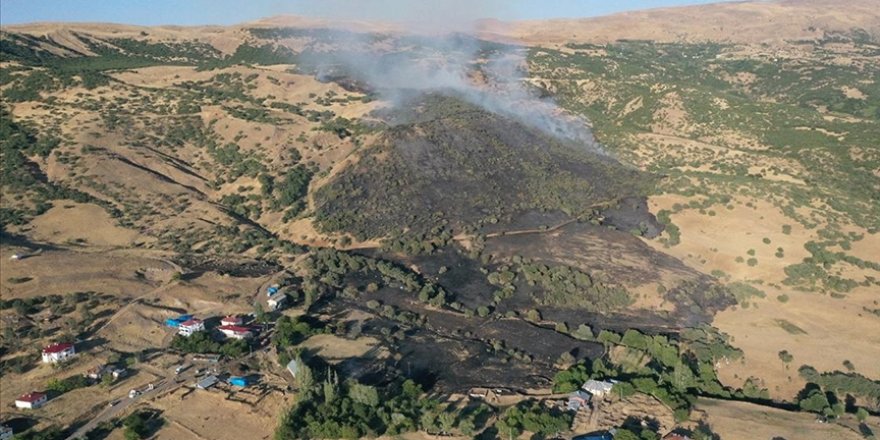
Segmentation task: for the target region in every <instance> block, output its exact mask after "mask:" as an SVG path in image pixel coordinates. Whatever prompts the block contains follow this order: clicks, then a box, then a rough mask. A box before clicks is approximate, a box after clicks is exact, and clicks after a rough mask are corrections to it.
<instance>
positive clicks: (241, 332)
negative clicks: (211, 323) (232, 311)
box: [217, 325, 254, 339]
mask: <svg viewBox="0 0 880 440" xmlns="http://www.w3.org/2000/svg"><path fill="white" fill-rule="evenodd" d="M217 330H220V331H221V332H222V333H223V334H224V335H226V337H227V338H234V339H247V338H250V337H252V336H253V335H254V333H253V331H252V330H251V329H250V327H242V326H240V325H221V326H220V327H217Z"/></svg>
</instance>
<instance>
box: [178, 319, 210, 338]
mask: <svg viewBox="0 0 880 440" xmlns="http://www.w3.org/2000/svg"><path fill="white" fill-rule="evenodd" d="M202 331H205V323H204V321H202V320H201V319H196V318H192V319H189V320H186V321H183V322H181V323H180V326H178V327H177V333H178V334H180V335H181V336H191V335H192V334H193V333H195V332H202Z"/></svg>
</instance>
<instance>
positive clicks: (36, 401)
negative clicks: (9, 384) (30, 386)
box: [15, 391, 48, 409]
mask: <svg viewBox="0 0 880 440" xmlns="http://www.w3.org/2000/svg"><path fill="white" fill-rule="evenodd" d="M46 400H48V397H47V396H46V393H41V392H39V391H32V392H30V393H27V394H25V395H22V396H19V398H18V399H15V407H16V408H21V409H37V408H39V407H41V406H43V405H45V404H46Z"/></svg>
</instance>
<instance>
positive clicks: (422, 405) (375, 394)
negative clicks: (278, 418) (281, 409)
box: [275, 372, 443, 440]
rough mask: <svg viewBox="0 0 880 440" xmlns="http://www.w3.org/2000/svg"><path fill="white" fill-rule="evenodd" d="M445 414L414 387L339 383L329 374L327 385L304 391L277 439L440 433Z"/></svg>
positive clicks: (286, 416) (352, 382) (413, 384)
mask: <svg viewBox="0 0 880 440" xmlns="http://www.w3.org/2000/svg"><path fill="white" fill-rule="evenodd" d="M442 413H443V411H442V410H441V409H440V407H439V402H437V401H436V400H433V399H430V398H428V397H426V396H425V393H424V391H423V390H422V389H421V387H419V386H418V385H416V384H415V383H414V382H412V381H408V380H407V381H402V382H395V383H394V384H391V385H389V386H386V387H384V388H382V389H377V388H374V387H371V386H367V385H363V384H360V383H357V382H355V381H347V382H344V383H339V381H338V379H337V378H336V375H335V373H333V372H329V373H328V374H327V375H326V377H325V379H324V381H323V382H322V383H321V384H319V385H315V386H312V387H311V388H306V389H302V390H301V392H300V395H299V398H298V399H297V403H296V404H295V406H294V407H293V408H292V409H291V410H290V412H289V413H288V414H286V415H285V417H284V418H283V419H282V422H281V426H280V427H279V428H278V430H277V431H276V434H275V438H276V439H278V440H282V439H284V440H286V439H296V438H348V439H356V438H362V437H375V436H379V435H397V434H400V433H404V432H410V431H415V430H418V429H422V430H425V431H429V432H436V431H437V427H438V426H437V423H438V418H439V417H440V415H441V414H442Z"/></svg>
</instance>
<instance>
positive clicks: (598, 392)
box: [581, 379, 617, 397]
mask: <svg viewBox="0 0 880 440" xmlns="http://www.w3.org/2000/svg"><path fill="white" fill-rule="evenodd" d="M615 383H617V381H616V380H593V379H590V380H588V381H586V382H584V384H583V386H581V389H582V390H584V391H586V392H588V393H590V395H592V396H593V397H605V396H606V395H608V393H610V392H611V389H612V388H614V384H615Z"/></svg>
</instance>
